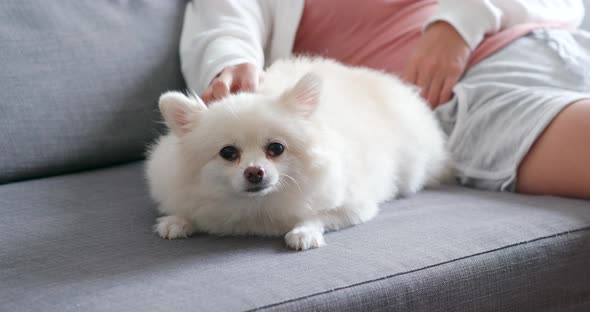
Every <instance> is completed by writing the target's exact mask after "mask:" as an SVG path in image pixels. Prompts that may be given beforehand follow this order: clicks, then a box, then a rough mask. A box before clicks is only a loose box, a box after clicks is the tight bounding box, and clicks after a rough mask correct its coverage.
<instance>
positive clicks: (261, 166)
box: [160, 74, 321, 196]
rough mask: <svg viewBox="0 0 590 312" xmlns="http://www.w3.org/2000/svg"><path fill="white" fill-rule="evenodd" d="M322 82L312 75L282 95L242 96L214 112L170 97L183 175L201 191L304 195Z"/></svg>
mask: <svg viewBox="0 0 590 312" xmlns="http://www.w3.org/2000/svg"><path fill="white" fill-rule="evenodd" d="M320 82H321V81H320V78H319V77H318V76H316V75H314V74H308V75H306V76H304V77H303V78H302V79H301V80H299V81H298V82H297V83H296V85H295V86H293V87H292V88H290V89H288V90H287V91H285V92H284V93H283V94H281V95H279V96H268V95H261V94H247V93H241V94H235V95H230V96H228V97H226V98H225V99H223V100H221V101H218V102H216V103H213V104H212V105H211V106H209V107H207V106H206V105H205V104H204V103H203V102H202V101H201V100H200V99H198V97H196V96H193V97H187V96H185V95H184V94H182V93H179V92H168V93H165V94H163V95H162V96H161V97H160V110H161V112H162V115H163V116H164V119H165V121H166V124H167V125H168V127H169V128H170V130H171V131H172V133H173V134H174V135H175V136H177V137H178V138H179V140H178V142H179V147H178V148H179V150H180V154H181V155H182V157H181V159H180V160H179V161H181V162H183V164H182V165H183V167H181V168H182V169H183V171H184V172H183V173H182V174H185V175H187V176H188V177H190V178H191V181H195V183H196V184H197V185H196V187H199V188H200V190H201V191H206V192H210V193H212V194H218V195H219V196H227V195H248V196H264V195H266V194H269V193H272V192H276V191H281V190H284V189H286V188H293V187H294V188H296V189H297V188H298V189H301V187H303V184H305V183H306V179H308V178H309V177H308V175H309V174H308V172H307V171H309V168H310V166H313V163H314V156H313V154H314V142H315V141H316V140H315V139H314V137H315V135H314V131H315V130H314V129H313V126H312V124H313V123H311V122H310V120H311V118H313V114H314V111H315V110H316V108H317V106H318V104H319V97H320V88H321V83H320Z"/></svg>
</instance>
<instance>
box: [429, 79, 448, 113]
mask: <svg viewBox="0 0 590 312" xmlns="http://www.w3.org/2000/svg"><path fill="white" fill-rule="evenodd" d="M444 83H445V78H444V76H441V75H438V76H435V77H434V78H432V80H431V81H430V84H429V86H428V93H426V97H425V98H426V100H428V104H430V107H432V108H435V107H437V106H438V105H440V95H441V91H442V88H443V85H444Z"/></svg>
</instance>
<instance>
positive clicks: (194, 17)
mask: <svg viewBox="0 0 590 312" xmlns="http://www.w3.org/2000/svg"><path fill="white" fill-rule="evenodd" d="M266 4H267V3H266V2H263V1H251V0H248V1H244V0H193V1H191V2H189V3H188V4H187V6H186V11H185V15H184V24H183V27H182V34H181V37H180V62H181V68H182V74H183V75H184V78H185V80H186V83H187V86H188V87H189V88H190V89H192V90H194V91H195V92H197V93H198V94H200V93H201V92H203V91H204V90H205V89H206V88H207V86H208V85H209V83H210V82H211V80H212V79H213V78H215V76H216V75H217V74H219V73H220V72H221V70H223V68H225V67H226V66H231V65H236V64H240V63H245V62H248V63H253V64H256V65H258V66H260V68H262V67H263V66H264V47H265V46H266V43H267V41H268V37H269V34H270V31H271V27H272V25H271V24H272V22H271V21H272V19H271V17H270V16H269V14H270V13H271V10H270V9H269V8H268V7H267V6H265V5H266Z"/></svg>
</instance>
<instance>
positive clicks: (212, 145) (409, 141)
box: [147, 58, 447, 250]
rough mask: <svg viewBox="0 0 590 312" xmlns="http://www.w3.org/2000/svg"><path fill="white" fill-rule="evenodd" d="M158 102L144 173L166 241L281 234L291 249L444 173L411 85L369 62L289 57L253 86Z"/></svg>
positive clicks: (171, 95)
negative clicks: (160, 131) (162, 124)
mask: <svg viewBox="0 0 590 312" xmlns="http://www.w3.org/2000/svg"><path fill="white" fill-rule="evenodd" d="M159 105H160V110H161V112H162V115H163V116H164V119H165V121H166V124H167V126H168V127H169V128H170V133H169V134H168V135H165V136H163V137H161V138H160V139H159V141H158V142H157V143H156V144H155V145H154V146H153V147H152V148H151V151H150V152H149V157H148V162H147V178H148V181H149V185H150V189H151V194H152V197H153V198H154V199H155V201H156V202H157V203H158V204H159V210H160V212H161V213H162V214H163V215H164V216H163V217H161V218H159V219H158V221H157V224H156V225H155V231H157V233H158V234H159V235H160V236H161V237H163V238H168V239H174V238H184V237H187V236H189V235H191V234H193V233H195V232H205V233H211V234H218V235H265V236H269V235H270V236H278V235H285V241H286V244H287V246H288V247H290V248H292V249H296V250H305V249H309V248H317V247H320V246H322V245H324V244H325V243H324V237H323V233H324V232H326V231H330V230H338V229H341V228H344V227H348V226H351V225H355V224H359V223H363V222H366V221H368V220H370V219H372V218H373V217H375V215H376V214H377V211H378V205H379V204H380V203H382V202H384V201H386V200H389V199H392V198H394V197H397V196H405V195H410V194H413V193H415V192H417V191H419V190H420V189H422V188H423V187H424V186H425V185H428V184H432V183H436V181H437V180H438V179H439V178H440V177H441V175H443V174H444V172H445V171H446V170H445V168H446V164H447V153H446V151H445V147H444V146H445V138H444V134H443V132H442V131H441V130H440V128H439V126H438V124H437V121H436V119H435V117H434V114H433V112H431V110H430V109H429V108H428V106H427V105H426V103H425V102H424V101H423V100H422V99H421V98H420V97H419V95H418V94H417V92H416V90H415V89H414V88H411V87H410V86H408V85H405V84H404V83H402V82H401V81H400V80H399V79H397V78H396V77H393V76H391V75H387V74H385V73H381V72H378V71H374V70H369V69H366V68H353V67H348V66H344V65H342V64H340V63H337V62H335V61H330V60H325V59H320V58H293V59H287V60H282V61H279V62H277V63H275V64H273V65H272V66H271V67H270V68H268V70H267V71H266V73H265V79H264V82H263V83H262V84H261V86H260V87H259V89H258V90H257V91H256V92H255V93H239V94H232V95H229V96H227V97H226V98H225V99H223V100H220V101H217V102H215V103H211V105H210V106H209V107H207V106H205V105H204V103H203V102H202V101H201V100H200V99H198V97H196V96H191V97H187V96H185V95H184V94H182V93H179V92H168V93H165V94H163V95H162V96H161V97H160V102H159Z"/></svg>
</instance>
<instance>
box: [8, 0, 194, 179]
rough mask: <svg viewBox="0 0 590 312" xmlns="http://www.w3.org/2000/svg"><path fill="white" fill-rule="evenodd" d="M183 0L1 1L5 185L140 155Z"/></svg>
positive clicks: (169, 75) (172, 65)
mask: <svg viewBox="0 0 590 312" xmlns="http://www.w3.org/2000/svg"><path fill="white" fill-rule="evenodd" d="M185 5H186V1H184V0H174V1H173V0H167V1H162V0H149V1H96V0H67V1H31V0H22V1H20V0H19V1H15V0H10V1H1V2H0V93H1V94H2V97H1V99H0V184H1V183H5V182H10V181H16V180H22V179H27V178H35V177H40V176H47V175H54V174H60V173H64V172H71V171H75V170H83V169H88V168H92V167H99V166H106V165H109V164H114V163H120V162H125V161H130V160H137V159H140V158H142V157H143V153H144V150H145V145H146V143H148V142H150V141H151V140H152V138H153V137H154V136H155V135H157V131H156V129H158V127H156V125H157V124H158V123H157V122H159V121H160V120H161V118H160V115H159V113H158V111H157V103H156V101H157V98H158V96H159V94H160V93H161V92H163V91H166V90H168V89H183V88H184V82H183V80H182V76H181V74H180V65H179V64H180V62H179V57H178V40H179V37H180V29H181V26H182V17H183V13H184V7H185Z"/></svg>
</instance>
